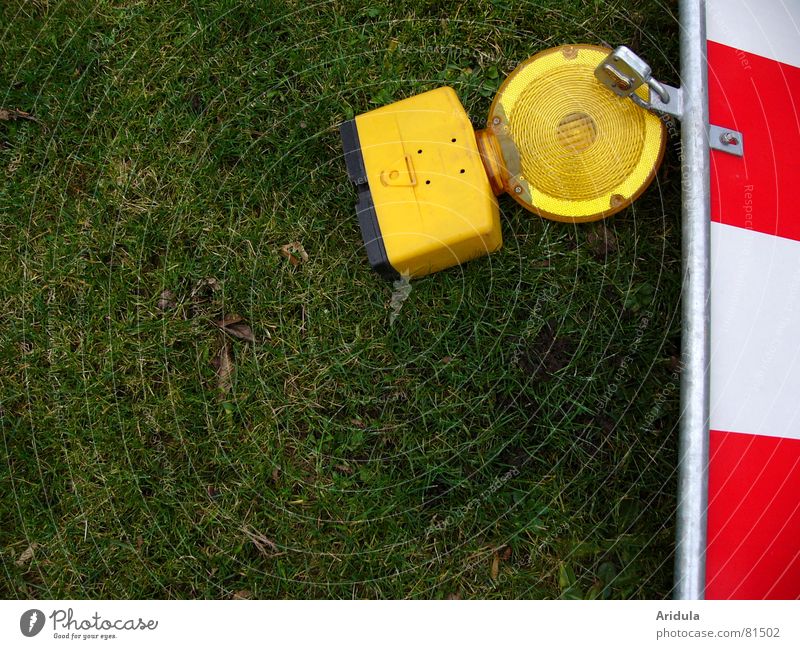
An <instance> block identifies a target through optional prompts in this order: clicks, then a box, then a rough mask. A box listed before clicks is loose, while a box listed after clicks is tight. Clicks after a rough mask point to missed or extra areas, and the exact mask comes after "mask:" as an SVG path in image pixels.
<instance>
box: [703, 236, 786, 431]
mask: <svg viewBox="0 0 800 649" xmlns="http://www.w3.org/2000/svg"><path fill="white" fill-rule="evenodd" d="M710 425H711V428H712V429H714V430H725V431H735V432H743V433H752V434H754V435H769V436H773V437H791V438H794V439H800V241H794V240H791V239H783V238H781V237H775V236H772V235H769V234H762V233H760V232H753V231H750V230H745V229H743V228H737V227H733V226H729V225H722V224H720V223H712V224H711V421H710Z"/></svg>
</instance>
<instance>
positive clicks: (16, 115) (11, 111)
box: [0, 108, 39, 122]
mask: <svg viewBox="0 0 800 649" xmlns="http://www.w3.org/2000/svg"><path fill="white" fill-rule="evenodd" d="M18 119H27V120H28V121H29V122H38V121H39V120H38V119H36V118H35V117H34V116H33V115H31V114H30V113H26V112H25V111H24V110H19V109H18V108H0V121H2V122H13V121H15V120H18Z"/></svg>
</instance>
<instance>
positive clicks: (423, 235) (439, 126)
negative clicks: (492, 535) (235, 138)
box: [341, 45, 666, 278]
mask: <svg viewBox="0 0 800 649" xmlns="http://www.w3.org/2000/svg"><path fill="white" fill-rule="evenodd" d="M611 55H612V54H611V50H609V49H607V48H603V47H597V46H594V45H566V46H562V47H556V48H552V49H548V50H545V51H543V52H540V53H539V54H537V55H536V56H533V57H532V58H530V59H528V60H527V61H525V62H524V63H522V64H521V65H519V66H518V67H517V68H516V69H515V70H514V71H513V72H512V73H511V74H510V75H509V76H508V77H507V78H506V79H505V81H504V82H503V84H502V85H501V86H500V90H499V91H498V93H497V95H496V96H495V98H494V101H493V102H492V105H491V108H490V110H489V117H488V121H487V125H486V128H484V129H481V130H478V131H475V130H473V128H472V124H471V122H470V120H469V117H468V116H467V113H466V111H465V110H464V108H463V106H462V105H461V103H460V102H459V100H458V97H457V95H456V93H455V92H454V91H453V89H452V88H448V87H443V88H437V89H436V90H432V91H430V92H426V93H424V94H421V95H417V96H415V97H410V98H408V99H404V100H402V101H399V102H396V103H393V104H390V105H388V106H384V107H382V108H378V109H376V110H373V111H370V112H368V113H364V114H362V115H358V116H356V117H355V119H352V120H349V121H347V122H344V123H343V124H342V125H341V136H342V143H343V146H344V152H345V164H346V166H347V172H348V175H349V177H350V180H351V181H352V182H353V183H354V184H355V185H356V187H357V189H358V203H357V205H356V212H357V214H358V220H359V224H360V227H361V233H362V236H363V239H364V244H365V247H366V249H367V256H368V258H369V261H370V263H371V265H372V267H373V268H375V270H377V271H378V272H380V273H381V274H382V275H384V276H385V277H387V278H396V277H398V276H400V275H403V276H408V277H422V276H424V275H427V274H429V273H432V272H435V271H438V270H442V269H444V268H448V267H450V266H454V265H457V264H460V263H463V262H465V261H468V260H470V259H474V258H476V257H480V256H482V255H485V254H488V253H490V252H493V251H494V250H497V249H498V248H500V246H501V245H502V236H501V231H500V217H499V208H498V204H497V198H496V196H498V195H500V194H502V193H508V194H510V195H511V196H512V197H513V198H514V200H516V201H517V202H518V203H519V204H520V205H522V206H523V207H524V208H526V209H527V210H530V211H531V212H534V213H535V214H538V215H539V216H542V217H544V218H547V219H552V220H555V221H565V222H570V223H585V222H589V221H596V220H598V219H602V218H605V217H607V216H610V215H612V214H614V213H616V212H619V211H620V210H621V209H623V208H625V207H627V206H628V205H630V203H631V202H632V201H634V200H635V199H636V198H637V197H638V196H639V195H640V194H641V193H642V192H643V191H644V190H645V188H646V187H647V186H648V184H649V183H650V181H651V180H652V179H653V177H654V175H655V173H656V170H657V169H658V166H659V164H660V163H661V158H662V156H663V153H664V142H665V138H666V129H665V128H664V125H663V122H662V120H661V119H660V118H659V117H658V116H657V115H655V114H654V113H652V112H650V111H649V110H645V109H644V108H642V107H641V105H646V104H647V102H648V101H649V93H650V88H649V87H648V85H646V84H644V85H641V86H639V87H638V88H636V90H635V91H634V92H633V93H631V94H636V95H637V96H638V98H640V99H641V102H639V104H640V105H637V103H635V102H633V101H621V100H620V99H619V97H618V96H617V94H620V91H619V88H621V87H622V86H623V85H624V83H625V79H624V78H623V75H619V73H618V72H617V73H616V74H617V75H618V76H619V77H620V78H619V79H617V78H614V79H612V80H611V81H608V79H606V80H604V82H603V83H601V81H600V80H599V79H600V78H601V77H600V76H597V75H596V71H597V70H598V69H600V68H602V65H603V63H604V61H605V60H606V59H607V58H608V57H610V56H611ZM617 69H618V68H617V67H609V69H608V71H607V72H606V74H611V73H612V72H615V71H616V70H617ZM598 75H599V72H598ZM611 83H614V84H616V87H615V92H616V93H617V94H615V92H610V91H609V86H610V84H611Z"/></svg>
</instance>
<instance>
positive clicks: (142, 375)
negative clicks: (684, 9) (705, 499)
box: [0, 0, 680, 598]
mask: <svg viewBox="0 0 800 649" xmlns="http://www.w3.org/2000/svg"><path fill="white" fill-rule="evenodd" d="M673 11H674V3H669V4H666V3H663V2H659V1H657V0H632V1H630V2H625V3H622V2H617V1H614V0H595V1H578V0H560V1H557V0H546V1H541V2H528V3H525V2H520V3H516V2H510V1H505V0H498V1H496V2H483V1H481V2H474V3H462V2H444V3H443V2H432V1H428V2H424V1H423V2H415V3H413V4H408V5H406V4H405V3H403V4H402V5H400V4H397V3H375V4H370V5H367V6H365V5H363V4H362V3H358V2H349V1H334V2H322V3H319V4H304V3H297V2H285V3H279V2H275V3H272V2H242V1H240V0H210V1H208V2H199V1H194V2H193V1H190V0H159V1H158V2H156V1H154V0H153V1H150V0H138V1H137V0H130V1H125V0H117V1H110V0H91V1H87V2H59V1H56V0H51V1H48V0H39V1H33V2H28V1H24V2H23V1H22V0H10V1H7V2H3V3H2V5H0V58H1V60H2V70H1V71H0V107H5V108H19V109H21V110H25V111H29V112H30V113H31V114H32V115H33V116H35V117H36V119H37V120H38V121H36V122H33V121H28V120H17V121H4V122H0V166H2V169H3V179H2V181H0V277H2V281H1V282H0V314H2V315H0V318H2V328H0V353H1V354H2V364H1V365H0V427H1V428H0V430H1V431H2V444H0V485H1V486H2V494H3V496H2V502H1V503H0V558H1V559H2V571H1V572H0V575H2V576H1V577H0V595H3V596H5V597H15V598H66V597H70V598H97V597H104V598H106V597H108V598H190V597H201V598H230V597H234V596H237V597H254V598H273V597H278V598H284V597H294V598H306V597H316V598H350V597H357V598H364V597H366V598H406V597H412V598H444V597H462V598H551V597H578V598H582V597H613V598H639V597H666V596H668V595H669V593H670V589H671V577H672V554H673V537H674V530H673V525H674V509H675V491H676V480H675V473H674V470H675V466H676V446H677V445H676V430H677V429H676V423H677V415H678V408H677V402H678V390H677V373H676V372H677V370H676V366H677V356H678V355H679V339H680V313H679V308H678V306H679V298H680V263H679V255H680V245H679V244H680V236H679V235H680V233H679V212H680V210H679V198H678V197H679V180H680V179H679V176H680V173H679V165H678V160H677V153H676V146H675V143H674V142H673V143H670V144H669V145H668V152H667V157H666V159H665V162H664V164H663V166H662V168H661V171H660V173H659V175H658V178H657V180H656V182H654V183H653V185H652V186H651V188H650V189H649V190H648V192H647V193H646V194H645V195H644V196H643V197H642V198H641V199H640V200H639V201H638V202H637V203H636V204H635V206H634V207H632V208H630V209H628V210H627V211H625V212H623V213H621V214H619V215H617V216H616V217H614V218H613V219H611V220H609V221H608V222H607V230H606V229H605V227H604V226H602V225H600V226H597V225H592V226H580V227H575V226H571V225H566V224H560V223H552V222H547V221H544V220H542V219H539V218H538V217H534V216H532V215H530V214H528V213H526V212H524V211H522V210H521V209H519V208H517V207H516V206H515V204H514V203H513V201H511V200H510V199H508V198H507V197H505V198H503V199H502V200H501V210H502V218H503V233H504V240H505V243H504V247H503V249H502V250H501V251H499V252H498V253H496V254H494V255H492V256H491V257H488V258H484V259H481V260H478V261H474V262H471V263H469V264H467V265H465V266H463V267H461V268H455V269H451V270H449V271H446V272H442V273H439V274H437V275H435V276H432V277H430V278H427V279H424V280H421V281H417V282H414V283H413V285H412V289H413V290H412V291H411V294H410V296H409V297H408V299H407V300H406V301H405V303H404V304H403V305H402V309H401V310H400V312H399V315H398V317H397V318H396V320H395V321H394V322H393V324H392V325H391V326H390V324H389V323H390V316H391V313H392V311H391V309H390V298H391V294H392V287H391V285H388V284H386V283H385V282H383V281H382V280H380V279H379V278H378V277H377V276H376V275H375V274H373V273H372V272H371V270H370V269H369V268H368V264H367V262H366V259H365V255H364V253H363V250H362V248H361V245H360V234H359V231H358V226H357V223H356V220H355V216H354V203H355V198H356V197H355V192H354V191H353V189H352V188H351V187H350V186H349V185H348V184H347V182H346V174H345V169H344V163H343V160H342V157H341V149H340V143H339V137H338V131H337V125H338V124H339V123H340V122H341V121H343V120H344V119H347V118H350V117H352V116H353V115H354V114H358V113H361V112H363V111H366V110H369V109H370V108H374V107H376V106H379V105H382V104H385V103H387V102H391V101H393V100H397V99H401V98H403V97H406V96H409V95H412V94H414V93H418V92H421V91H425V90H429V89H432V88H435V87H438V86H441V85H443V84H447V85H451V86H452V87H453V88H454V89H455V90H456V92H457V93H458V94H459V96H460V98H461V100H462V102H463V103H464V105H465V107H466V108H467V110H468V112H469V113H470V115H471V116H473V118H475V119H476V122H478V123H479V122H480V121H481V120H482V119H483V116H484V115H486V114H487V112H488V107H489V103H490V101H491V97H492V96H493V95H494V92H495V91H496V89H497V87H498V86H499V84H500V82H501V81H502V78H503V77H504V76H505V75H506V74H507V73H508V72H510V71H511V70H512V69H513V68H514V66H515V64H516V62H517V61H520V60H522V59H524V58H527V56H529V55H531V54H533V53H535V52H536V51H538V50H540V49H543V48H545V47H550V46H554V45H558V44H562V43H570V42H590V43H608V44H612V45H615V44H622V43H625V44H629V45H632V46H633V47H634V48H635V49H637V50H638V51H639V52H640V53H641V54H642V55H643V56H644V57H645V58H647V59H648V60H649V62H650V63H651V64H652V65H653V68H654V70H656V71H657V72H658V74H659V75H660V76H661V77H662V78H663V79H664V80H665V81H667V82H670V83H676V82H677V78H676V72H675V67H674V62H675V61H676V54H677V52H676V50H677V24H676V20H675V18H674V16H673V15H672V12H673ZM293 241H299V242H301V243H302V246H303V247H304V248H305V250H306V251H307V252H308V255H309V259H308V261H307V262H305V263H301V264H299V265H297V266H294V265H292V264H291V263H289V260H287V259H286V258H284V257H283V256H282V255H281V254H280V248H281V246H283V245H284V244H286V243H289V242H293ZM208 278H214V279H216V280H217V289H216V290H213V289H212V287H210V286H208V285H207V283H206V285H203V284H204V282H203V280H207V279H208ZM165 290H169V291H172V294H173V295H174V296H175V297H174V302H175V306H174V308H173V307H172V306H171V305H170V306H168V307H167V308H165V309H160V308H158V301H159V296H160V295H161V294H162V292H163V291H165ZM193 292H194V293H195V297H194V298H193V297H192V293H193ZM231 312H238V313H239V314H241V315H242V316H243V317H244V318H245V320H246V321H247V323H248V324H249V325H250V326H251V327H252V330H253V332H254V334H255V336H256V343H255V344H249V343H246V342H243V341H235V340H234V341H231V342H230V345H231V347H232V348H233V353H234V355H235V357H234V362H235V367H236V372H235V377H234V380H233V384H232V386H231V389H230V391H229V392H228V393H227V395H225V396H224V398H222V399H220V398H219V390H218V386H217V378H216V375H215V369H214V367H212V364H211V361H212V360H213V358H214V357H215V355H216V354H217V352H218V350H219V349H220V345H221V333H220V331H219V330H218V329H217V328H216V327H215V326H213V324H212V322H211V321H212V320H213V319H216V318H219V317H221V316H222V314H223V313H231ZM31 549H32V553H31ZM26 551H27V552H26Z"/></svg>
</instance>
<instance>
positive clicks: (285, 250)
mask: <svg viewBox="0 0 800 649" xmlns="http://www.w3.org/2000/svg"><path fill="white" fill-rule="evenodd" d="M281 254H282V255H283V256H284V257H286V259H288V260H289V261H290V262H291V263H292V266H298V265H300V264H301V263H303V262H304V261H308V253H307V252H306V249H305V248H303V244H302V243H300V242H299V241H292V242H291V243H287V244H286V245H285V246H281Z"/></svg>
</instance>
